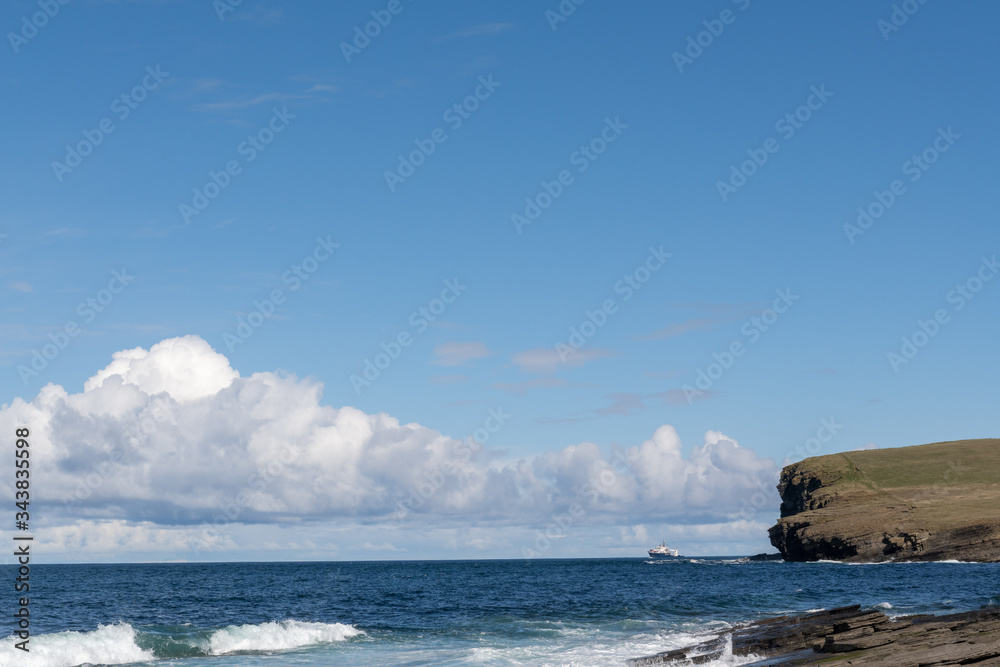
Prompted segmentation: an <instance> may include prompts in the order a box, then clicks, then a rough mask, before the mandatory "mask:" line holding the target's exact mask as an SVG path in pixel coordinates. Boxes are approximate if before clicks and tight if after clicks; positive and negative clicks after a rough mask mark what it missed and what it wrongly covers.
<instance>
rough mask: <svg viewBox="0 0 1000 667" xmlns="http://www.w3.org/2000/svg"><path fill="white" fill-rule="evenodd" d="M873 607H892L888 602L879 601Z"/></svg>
mask: <svg viewBox="0 0 1000 667" xmlns="http://www.w3.org/2000/svg"><path fill="white" fill-rule="evenodd" d="M875 607H876V608H877V609H892V605H891V604H889V603H888V602H879V603H878V604H877V605H875Z"/></svg>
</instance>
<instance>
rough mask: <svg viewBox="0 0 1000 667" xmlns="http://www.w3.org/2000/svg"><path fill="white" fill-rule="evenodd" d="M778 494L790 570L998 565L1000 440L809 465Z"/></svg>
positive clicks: (775, 533)
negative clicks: (835, 564)
mask: <svg viewBox="0 0 1000 667" xmlns="http://www.w3.org/2000/svg"><path fill="white" fill-rule="evenodd" d="M778 491H779V492H780V494H781V519H779V520H778V523H777V524H776V525H775V526H773V527H772V528H771V529H770V530H769V531H768V534H769V535H770V538H771V544H773V545H774V546H775V547H777V549H778V550H779V551H780V552H781V554H782V555H783V556H784V557H785V560H790V561H814V560H844V561H856V562H878V561H886V560H896V561H903V560H907V561H918V560H925V561H929V560H964V561H980V562H997V561H1000V440H960V441H956V442H941V443H936V444H932V445H920V446H917V447H900V448H898V449H883V450H870V451H862V452H849V453H845V454H832V455H829V456H817V457H813V458H808V459H805V460H804V461H801V462H799V463H796V464H793V465H790V466H787V467H785V469H784V470H783V471H782V473H781V481H780V483H779V484H778Z"/></svg>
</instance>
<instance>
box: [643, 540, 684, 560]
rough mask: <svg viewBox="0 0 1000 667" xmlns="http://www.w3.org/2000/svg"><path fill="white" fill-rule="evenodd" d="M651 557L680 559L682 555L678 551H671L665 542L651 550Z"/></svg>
mask: <svg viewBox="0 0 1000 667" xmlns="http://www.w3.org/2000/svg"><path fill="white" fill-rule="evenodd" d="M649 557H650V558H680V557H681V554H680V552H679V551H677V549H671V548H670V547H668V546H667V543H666V542H664V543H663V544H661V545H660V546H658V547H653V548H652V549H650V550H649Z"/></svg>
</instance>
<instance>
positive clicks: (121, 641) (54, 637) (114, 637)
mask: <svg viewBox="0 0 1000 667" xmlns="http://www.w3.org/2000/svg"><path fill="white" fill-rule="evenodd" d="M19 641H21V640H20V639H15V638H13V637H8V638H7V639H4V640H2V641H0V667H14V666H15V665H16V666H17V667H35V666H36V665H37V666H38V667H74V666H75V665H82V664H86V663H92V664H96V665H125V664H128V663H132V662H144V661H147V660H153V659H154V657H153V654H152V653H151V652H149V651H144V650H143V649H141V648H139V646H138V645H136V643H135V630H134V629H133V628H132V626H131V625H129V624H128V623H117V624H115V625H99V626H97V629H96V630H92V631H91V632H75V631H66V632H56V633H52V634H44V635H37V636H34V637H32V638H31V641H30V642H29V643H28V648H29V649H31V650H30V651H29V652H27V653H25V652H24V651H22V650H20V649H18V648H15V647H14V644H15V642H19Z"/></svg>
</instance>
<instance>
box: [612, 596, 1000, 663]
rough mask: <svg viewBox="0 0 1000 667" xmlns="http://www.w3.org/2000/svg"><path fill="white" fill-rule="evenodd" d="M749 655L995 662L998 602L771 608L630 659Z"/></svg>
mask: <svg viewBox="0 0 1000 667" xmlns="http://www.w3.org/2000/svg"><path fill="white" fill-rule="evenodd" d="M739 657H742V658H743V659H747V658H750V657H753V658H756V660H755V661H754V662H751V663H743V664H744V665H754V666H760V667H763V666H764V665H779V664H780V665H783V666H785V667H791V666H794V665H818V664H823V665H845V666H846V665H851V666H857V665H864V666H869V665H893V666H894V667H933V666H935V665H976V666H978V667H996V666H1000V609H997V608H989V609H980V610H977V611H970V612H965V613H960V614H950V615H947V616H930V615H922V616H903V617H899V618H895V619H890V618H889V617H887V616H886V615H885V614H883V613H882V612H880V611H877V610H864V609H861V607H860V605H853V606H850V607H840V608H838V609H830V610H827V611H821V612H816V613H812V614H805V615H802V616H779V617H776V618H769V619H766V620H763V621H757V622H754V623H750V624H748V625H744V626H740V627H736V628H733V629H731V630H727V631H726V632H724V633H722V634H721V635H718V636H716V637H713V638H712V639H710V640H708V641H706V642H704V643H701V644H697V645H695V646H689V647H687V648H683V649H678V650H674V651H666V652H664V653H658V654H656V655H652V656H647V657H643V658H635V659H633V660H630V661H629V662H628V664H629V665H630V666H632V667H644V666H645V665H681V664H684V665H689V664H703V663H707V662H710V661H713V660H725V661H728V660H730V659H731V658H739Z"/></svg>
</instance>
